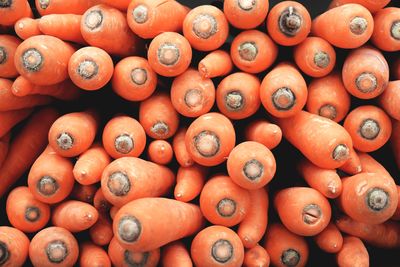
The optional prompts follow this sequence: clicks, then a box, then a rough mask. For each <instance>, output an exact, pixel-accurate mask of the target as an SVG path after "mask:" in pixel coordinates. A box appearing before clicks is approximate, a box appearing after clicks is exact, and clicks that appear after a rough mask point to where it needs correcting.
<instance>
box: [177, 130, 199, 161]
mask: <svg viewBox="0 0 400 267" xmlns="http://www.w3.org/2000/svg"><path fill="white" fill-rule="evenodd" d="M186 131H187V128H181V129H179V130H178V131H177V132H176V134H175V135H174V138H173V139H172V149H173V150H174V155H175V158H176V161H178V163H179V165H181V166H182V167H190V166H192V165H193V164H194V161H193V159H192V158H191V157H190V154H189V151H188V150H187V148H186V145H185V135H186Z"/></svg>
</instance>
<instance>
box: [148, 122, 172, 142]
mask: <svg viewBox="0 0 400 267" xmlns="http://www.w3.org/2000/svg"><path fill="white" fill-rule="evenodd" d="M150 131H151V132H152V133H154V134H156V135H157V136H158V137H160V138H161V137H164V136H165V135H167V134H168V132H169V127H168V125H167V124H166V123H165V122H163V121H159V122H157V123H155V124H154V125H153V126H152V127H151V128H150Z"/></svg>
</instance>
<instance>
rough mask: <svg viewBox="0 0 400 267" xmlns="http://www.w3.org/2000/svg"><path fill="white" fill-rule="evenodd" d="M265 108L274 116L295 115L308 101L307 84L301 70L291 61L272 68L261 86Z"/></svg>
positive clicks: (262, 101) (261, 96)
mask: <svg viewBox="0 0 400 267" xmlns="http://www.w3.org/2000/svg"><path fill="white" fill-rule="evenodd" d="M260 98H261V103H262V104H263V106H264V108H265V109H266V110H267V111H268V112H269V113H270V114H271V115H273V116H275V117H278V118H286V117H290V116H293V115H295V114H297V113H299V111H300V110H301V109H302V108H303V107H304V105H305V104H306V101H307V84H306V82H305V81H304V78H303V76H301V74H300V72H299V71H298V70H297V69H296V68H295V67H294V66H293V65H291V64H290V63H288V62H285V63H281V64H279V65H278V66H276V67H275V68H274V69H272V70H271V71H270V72H269V73H268V74H267V75H266V76H265V77H264V79H263V81H262V83H261V86H260Z"/></svg>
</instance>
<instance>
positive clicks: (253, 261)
mask: <svg viewBox="0 0 400 267" xmlns="http://www.w3.org/2000/svg"><path fill="white" fill-rule="evenodd" d="M270 261H271V259H270V258H269V255H268V252H267V251H266V250H265V248H263V247H262V246H260V245H258V244H257V245H256V246H255V247H253V248H251V249H248V250H246V251H245V253H244V262H243V266H244V267H268V266H269V264H270Z"/></svg>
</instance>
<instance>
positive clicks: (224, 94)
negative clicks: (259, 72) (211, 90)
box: [216, 72, 261, 120]
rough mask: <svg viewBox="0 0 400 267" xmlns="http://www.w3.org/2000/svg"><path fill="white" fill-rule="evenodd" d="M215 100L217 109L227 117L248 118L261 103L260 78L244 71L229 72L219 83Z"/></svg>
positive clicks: (235, 118)
mask: <svg viewBox="0 0 400 267" xmlns="http://www.w3.org/2000/svg"><path fill="white" fill-rule="evenodd" d="M216 100H217V106H218V109H219V111H220V112H221V113H222V114H224V115H225V116H227V117H228V118H230V119H234V120H239V119H244V118H248V117H250V116H251V115H253V114H254V113H256V112H257V110H258V108H259V107H260V105H261V101H260V80H259V79H258V78H257V77H256V76H254V75H252V74H249V73H245V72H236V73H234V74H231V75H229V76H227V77H225V78H224V79H223V80H222V81H221V82H220V83H219V85H218V88H217V92H216Z"/></svg>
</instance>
